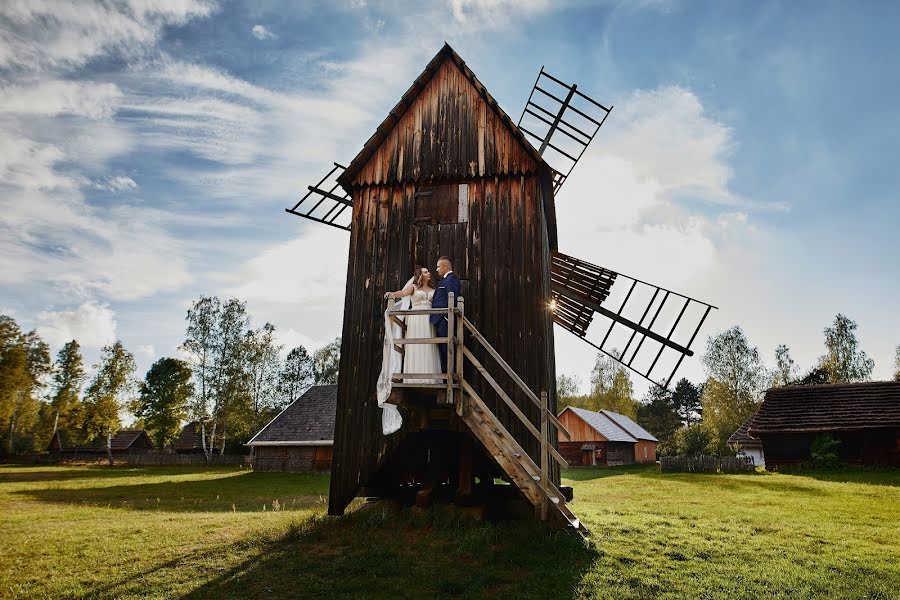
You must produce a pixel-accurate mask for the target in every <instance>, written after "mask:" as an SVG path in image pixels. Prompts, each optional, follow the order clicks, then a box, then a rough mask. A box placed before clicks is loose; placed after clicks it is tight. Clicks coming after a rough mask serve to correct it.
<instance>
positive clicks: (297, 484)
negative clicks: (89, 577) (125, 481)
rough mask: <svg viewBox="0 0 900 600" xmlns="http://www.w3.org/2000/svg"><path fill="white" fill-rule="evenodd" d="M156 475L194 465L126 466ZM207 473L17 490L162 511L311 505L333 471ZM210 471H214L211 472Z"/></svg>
mask: <svg viewBox="0 0 900 600" xmlns="http://www.w3.org/2000/svg"><path fill="white" fill-rule="evenodd" d="M125 471H126V472H127V473H130V476H131V477H134V476H135V475H136V474H135V471H138V472H144V473H145V474H147V475H151V476H155V477H158V476H173V477H178V476H184V475H190V474H196V472H195V471H185V470H183V469H182V470H180V471H179V470H177V469H171V470H169V469H167V470H166V471H163V472H160V471H155V470H154V468H153V467H150V468H142V469H135V470H130V469H129V470H125ZM204 475H207V476H206V477H204V478H203V479H182V480H178V479H175V480H171V481H158V480H157V481H148V482H147V483H141V484H135V485H110V486H95V487H72V488H66V487H53V488H42V489H26V490H17V491H14V492H12V493H13V494H14V495H16V496H19V497H22V498H24V499H27V500H32V501H38V502H48V503H53V504H72V505H78V506H84V505H87V506H98V507H105V506H110V507H115V508H126V509H132V510H149V511H162V512H257V511H261V510H263V509H264V506H265V507H266V508H267V509H269V510H271V509H272V504H273V502H274V501H275V500H277V501H278V504H279V506H280V507H281V508H284V509H291V508H309V507H310V506H312V505H315V504H318V503H321V502H322V501H323V500H322V499H323V498H327V496H328V476H327V475H321V474H311V473H304V474H291V473H253V472H251V471H248V470H244V471H238V470H235V469H231V470H223V471H218V470H216V471H212V472H211V473H204ZM209 475H212V476H211V477H210V476H209Z"/></svg>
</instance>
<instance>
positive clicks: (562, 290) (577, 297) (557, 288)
mask: <svg viewBox="0 0 900 600" xmlns="http://www.w3.org/2000/svg"><path fill="white" fill-rule="evenodd" d="M550 287H551V289H552V290H553V291H554V292H556V293H557V294H559V295H560V296H565V297H566V298H569V299H570V300H574V301H575V302H580V303H581V304H583V305H585V306H587V307H588V308H590V309H591V310H593V311H595V312H597V313H600V314H601V315H603V316H604V317H606V318H608V319H612V320H613V321H615V322H617V323H621V324H622V325H625V326H626V327H628V328H629V329H632V330H634V331H636V332H637V333H642V334H644V335H645V336H647V337H648V338H650V339H652V340H655V341H657V342H659V343H660V344H664V345H665V346H668V347H669V348H672V349H674V350H677V351H678V352H681V353H682V354H684V355H686V356H693V355H694V351H693V350H690V349H688V348H685V347H684V346H682V345H681V344H677V343H675V342H673V341H672V340H670V339H667V338H666V337H665V336H662V335H660V334H658V333H656V332H655V331H651V330H650V329H647V328H646V327H644V326H643V325H640V324H638V323H635V322H634V321H632V320H630V319H627V318H625V317H623V316H622V315H620V314H618V313H614V312H613V311H611V310H608V309H606V308H603V307H602V306H600V305H599V304H596V303H595V302H592V301H591V300H589V299H587V298H585V297H584V296H582V295H581V294H577V293H575V292H573V291H572V290H570V289H568V288H566V287H564V286H561V285H559V284H558V283H553V284H552V285H551V286H550Z"/></svg>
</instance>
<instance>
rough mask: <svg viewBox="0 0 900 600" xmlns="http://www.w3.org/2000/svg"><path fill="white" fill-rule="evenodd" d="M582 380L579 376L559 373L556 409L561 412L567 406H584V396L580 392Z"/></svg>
mask: <svg viewBox="0 0 900 600" xmlns="http://www.w3.org/2000/svg"><path fill="white" fill-rule="evenodd" d="M580 389H581V380H580V379H579V378H578V376H570V375H564V374H563V375H559V376H557V378H556V411H557V412H559V411H561V410H562V409H564V408H565V407H567V406H579V407H581V406H583V405H584V404H585V403H584V402H583V400H582V399H583V398H585V396H582V395H580V394H579V390H580Z"/></svg>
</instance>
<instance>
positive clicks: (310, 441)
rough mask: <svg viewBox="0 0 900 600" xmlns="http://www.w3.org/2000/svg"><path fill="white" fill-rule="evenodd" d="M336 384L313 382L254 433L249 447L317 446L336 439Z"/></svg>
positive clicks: (248, 443)
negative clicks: (314, 383) (318, 443)
mask: <svg viewBox="0 0 900 600" xmlns="http://www.w3.org/2000/svg"><path fill="white" fill-rule="evenodd" d="M337 392H338V386H336V385H314V386H312V387H311V388H309V389H308V390H307V391H306V393H305V394H303V395H302V396H300V397H299V398H297V399H296V400H294V401H293V402H292V403H291V404H289V405H288V407H287V408H285V409H284V410H283V411H281V413H280V414H279V415H278V416H277V417H275V418H274V419H272V421H271V422H270V423H269V424H268V425H266V426H265V427H263V428H262V429H261V430H260V432H259V433H257V434H256V435H255V436H253V439H251V440H250V441H249V442H247V445H248V446H276V445H282V444H283V445H315V444H316V443H317V442H321V443H322V444H326V443H328V444H330V443H333V441H334V418H335V414H336V412H337Z"/></svg>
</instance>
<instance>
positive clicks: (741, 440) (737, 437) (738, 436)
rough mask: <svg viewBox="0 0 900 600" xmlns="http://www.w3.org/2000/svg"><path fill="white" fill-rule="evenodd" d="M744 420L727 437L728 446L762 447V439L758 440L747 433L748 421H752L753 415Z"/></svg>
mask: <svg viewBox="0 0 900 600" xmlns="http://www.w3.org/2000/svg"><path fill="white" fill-rule="evenodd" d="M755 416H756V414H754V415H753V416H752V417H750V418H749V419H747V420H746V421H744V424H743V425H741V426H740V427H738V429H737V431H735V432H734V433H732V434H731V436H730V437H729V438H728V445H729V446H740V447H741V448H762V440H758V439H756V438H753V437H750V434H749V433H748V431H749V429H750V423H752V422H753V417H755Z"/></svg>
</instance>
